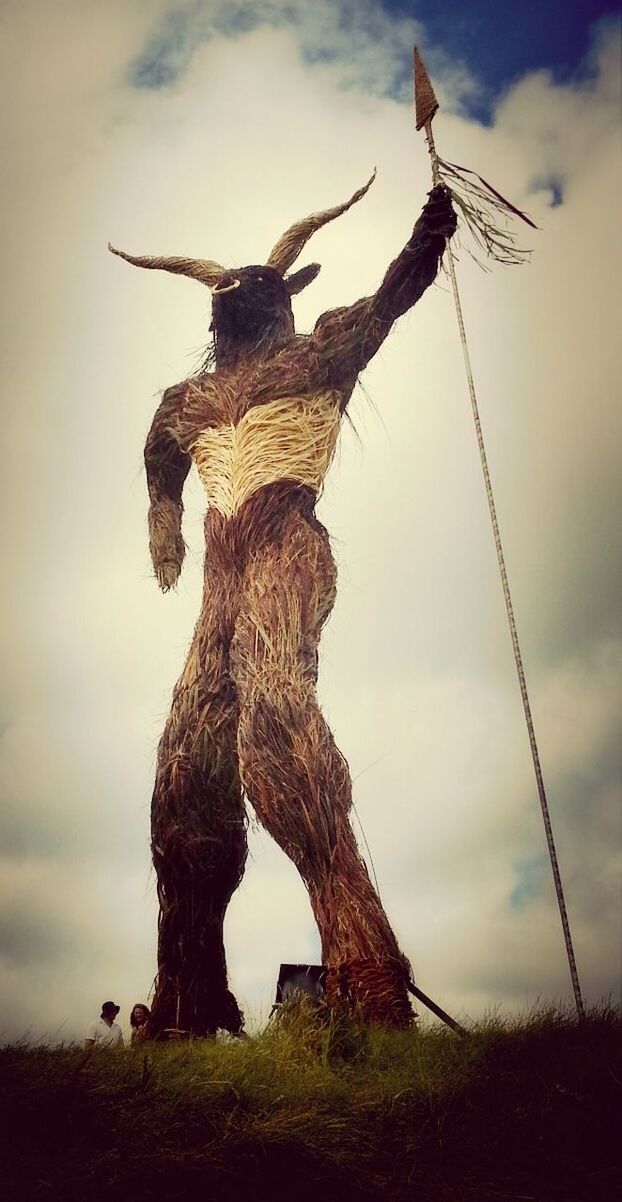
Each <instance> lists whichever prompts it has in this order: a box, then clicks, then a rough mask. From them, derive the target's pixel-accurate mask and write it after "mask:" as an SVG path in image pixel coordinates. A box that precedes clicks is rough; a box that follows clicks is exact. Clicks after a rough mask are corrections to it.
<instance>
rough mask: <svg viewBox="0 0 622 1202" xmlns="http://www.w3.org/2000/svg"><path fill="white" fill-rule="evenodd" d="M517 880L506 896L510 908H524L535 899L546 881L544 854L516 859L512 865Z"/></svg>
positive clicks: (517, 909)
mask: <svg viewBox="0 0 622 1202" xmlns="http://www.w3.org/2000/svg"><path fill="white" fill-rule="evenodd" d="M512 867H513V869H514V871H515V873H516V875H517V877H518V880H517V881H516V884H515V885H514V888H513V889H512V892H511V893H510V896H509V898H508V901H509V905H510V909H511V910H516V911H520V910H524V909H525V907H526V906H528V905H529V903H530V902H532V901H535V899H536V898H537V897H539V895H540V894H541V892H542V889H543V887H544V885H545V882H546V868H547V860H546V856H545V855H539V856H533V857H532V858H531V859H528V860H516V861H515V863H514V864H513V865H512Z"/></svg>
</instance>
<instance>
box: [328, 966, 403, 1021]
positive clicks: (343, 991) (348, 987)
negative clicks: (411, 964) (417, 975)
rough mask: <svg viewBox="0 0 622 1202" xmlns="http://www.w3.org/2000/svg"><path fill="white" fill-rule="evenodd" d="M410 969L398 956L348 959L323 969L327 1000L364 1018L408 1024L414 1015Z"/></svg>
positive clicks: (340, 1008)
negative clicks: (374, 958) (409, 985)
mask: <svg viewBox="0 0 622 1202" xmlns="http://www.w3.org/2000/svg"><path fill="white" fill-rule="evenodd" d="M408 979H409V970H408V967H407V965H406V963H405V962H403V961H402V960H400V959H394V958H391V959H386V960H373V959H359V960H349V961H347V962H346V963H343V964H340V965H338V966H336V967H331V966H329V967H328V970H327V973H326V1002H327V1004H328V1006H329V1007H331V1008H337V1009H339V1010H340V1011H343V1010H348V1011H351V1012H352V1013H353V1014H356V1016H357V1017H358V1018H360V1019H361V1020H362V1021H363V1022H367V1023H375V1024H377V1025H379V1026H382V1027H390V1028H393V1029H395V1028H397V1029H400V1028H401V1029H403V1028H405V1027H410V1026H411V1025H412V1023H413V1021H414V1015H413V1011H412V1007H411V1004H410V999H409V997H408Z"/></svg>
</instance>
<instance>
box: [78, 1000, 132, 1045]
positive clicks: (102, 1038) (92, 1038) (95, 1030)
mask: <svg viewBox="0 0 622 1202" xmlns="http://www.w3.org/2000/svg"><path fill="white" fill-rule="evenodd" d="M119 1009H120V1007H119V1006H117V1005H116V1003H115V1002H104V1004H103V1006H102V1012H101V1017H100V1019H99V1022H97V1023H92V1025H91V1026H90V1027H89V1033H88V1035H87V1037H86V1039H85V1040H84V1050H85V1052H90V1051H91V1049H92V1048H122V1047H123V1033H122V1031H121V1028H120V1026H119V1024H118V1023H116V1022H115V1018H116V1017H117V1014H118V1013H119Z"/></svg>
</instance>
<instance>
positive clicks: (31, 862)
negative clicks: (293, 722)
mask: <svg viewBox="0 0 622 1202" xmlns="http://www.w3.org/2000/svg"><path fill="white" fill-rule="evenodd" d="M492 10H493V6H492V4H491V2H490V0H474V2H473V3H469V4H468V5H466V6H465V5H463V4H459V3H458V2H457V0H445V2H440V3H439V2H438V0H435V2H434V3H432V0H412V2H406V0H403V2H397V0H358V2H355V0H344V2H343V3H338V2H337V0H314V2H313V3H309V2H308V0H307V2H305V0H288V2H286V0H257V2H256V3H250V2H244V0H229V2H226V0H105V2H104V0H84V2H82V3H79V4H78V3H76V2H75V0H55V3H53V4H50V3H49V2H48V0H4V3H3V4H2V7H1V10H0V35H1V36H0V43H1V44H2V55H3V58H4V62H3V66H2V73H1V78H2V81H3V86H4V91H5V95H4V102H3V112H4V115H5V118H8V119H9V120H8V121H7V123H6V127H5V129H4V133H3V150H2V165H3V167H4V170H5V175H6V183H5V187H4V189H3V195H4V201H3V204H4V209H5V212H4V222H3V227H4V231H5V241H4V248H3V256H4V262H5V271H7V264H8V272H9V274H10V281H11V284H10V287H9V288H7V289H5V290H4V297H3V301H2V305H3V320H2V340H3V357H2V362H3V369H2V370H3V377H4V378H3V389H2V395H3V417H2V424H1V434H2V441H3V448H2V465H3V466H2V473H1V482H0V487H1V489H2V492H3V494H4V495H3V513H4V520H3V523H2V536H3V541H4V546H3V550H2V563H3V567H4V584H3V622H2V632H3V636H4V637H3V640H2V644H3V645H2V686H3V689H2V702H1V705H2V709H1V712H0V719H1V722H0V731H1V742H0V770H1V773H2V794H3V805H2V813H1V818H0V827H1V838H2V852H1V855H2V863H1V878H0V958H1V972H0V978H1V982H2V983H1V989H2V992H3V1000H2V1024H1V1025H2V1031H3V1037H4V1038H8V1037H14V1036H19V1035H22V1034H23V1033H25V1032H30V1033H31V1035H32V1036H33V1037H35V1036H36V1037H38V1036H40V1035H51V1036H52V1037H53V1038H64V1039H70V1038H74V1037H81V1036H82V1035H83V1033H84V1029H85V1027H86V1026H87V1025H88V1024H89V1023H90V1022H91V1021H92V1020H93V1018H94V1017H95V1016H96V1015H97V1013H98V1012H99V1005H100V1003H101V1001H102V1000H103V999H104V998H108V997H112V998H114V999H115V1000H117V1001H118V1002H119V1003H120V1005H121V1006H122V1008H123V1013H122V1015H121V1019H122V1020H125V1021H127V1015H128V1011H129V1009H130V1007H131V1005H132V1003H133V1002H135V1001H138V1000H144V999H145V1000H146V998H147V995H148V993H149V988H150V985H151V982H152V979H153V975H154V971H155V931H156V915H157V908H156V901H155V891H154V879H153V874H152V872H151V870H150V863H149V850H148V842H149V831H148V822H149V817H148V815H149V802H150V791H151V784H152V779H153V772H154V762H155V752H156V747H157V741H158V738H159V734H160V732H161V729H162V726H163V722H164V719H165V716H166V713H167V708H168V701H169V697H170V693H171V689H172V687H173V684H174V682H175V679H176V677H177V675H178V673H179V671H180V669H181V666H182V663H183V658H184V652H185V648H186V646H187V644H188V642H189V639H190V635H191V632H192V628H193V624H194V621H195V618H196V614H197V610H198V605H199V597H200V588H201V561H202V530H201V522H202V510H203V498H202V490H201V488H200V487H199V485H198V482H197V480H196V479H194V478H193V479H190V480H189V483H188V485H187V492H186V518H185V527H184V530H185V536H186V540H187V542H188V544H189V553H188V556H187V560H186V564H185V568H184V572H183V576H182V579H181V581H180V584H179V588H178V590H177V592H176V593H172V594H169V595H167V596H165V597H164V596H162V595H161V594H160V593H159V591H158V589H157V587H156V585H155V582H154V580H153V577H152V575H151V568H150V563H149V558H148V549H147V538H146V528H145V519H146V489H145V480H144V473H143V468H142V448H143V443H144V436H145V433H146V431H147V429H148V427H149V424H150V421H151V418H152V414H153V412H154V410H155V407H156V405H157V402H158V394H159V391H160V390H161V389H162V388H164V387H165V386H167V385H169V384H171V383H175V382H176V381H178V380H180V379H182V378H183V377H184V376H186V375H187V374H189V373H190V372H192V371H193V370H194V368H195V366H196V365H197V362H198V360H199V357H200V354H201V348H203V347H204V346H205V344H206V342H207V340H208V324H209V296H208V294H207V292H206V291H205V290H202V289H201V288H200V287H199V286H198V285H196V284H194V283H192V282H190V281H187V280H182V279H176V278H174V277H171V276H167V275H164V274H163V273H147V272H139V271H136V270H133V269H131V268H130V267H128V266H127V265H126V264H123V263H122V262H120V261H119V260H118V259H115V258H113V257H112V256H110V255H108V254H107V252H106V243H107V241H108V240H109V239H110V240H111V241H112V242H114V243H115V244H116V245H120V246H123V247H125V248H127V249H128V250H132V251H134V252H138V253H140V252H143V253H144V252H146V253H189V254H191V255H196V256H202V257H206V258H212V257H213V258H215V259H217V260H219V261H221V262H224V263H226V264H235V263H253V262H258V261H259V262H261V261H262V258H265V256H266V255H267V253H268V251H269V249H270V247H271V246H272V245H273V243H274V242H275V241H276V238H277V237H278V235H280V234H281V233H282V232H283V230H284V229H285V227H286V226H288V225H289V224H290V223H291V222H292V221H293V220H294V219H296V218H299V217H302V216H304V215H305V214H306V213H307V212H310V211H313V210H314V209H318V208H323V207H326V206H327V205H331V204H334V203H337V202H338V201H340V200H342V199H344V198H345V197H347V196H348V195H350V194H351V193H352V191H353V190H354V189H355V188H356V187H357V186H358V185H360V184H361V183H362V182H363V181H364V180H365V179H367V178H368V176H369V174H370V170H371V168H372V167H373V166H374V165H377V167H378V178H377V180H376V183H375V184H374V187H373V188H372V189H371V191H370V193H369V195H368V196H367V198H366V199H365V200H364V201H363V202H362V203H361V204H360V205H358V206H357V207H356V208H355V209H353V210H352V211H351V212H350V213H349V214H347V215H346V216H344V217H343V218H342V219H341V220H340V221H338V222H336V223H335V224H334V225H332V226H330V227H329V228H327V229H326V230H324V231H322V232H321V233H320V234H318V235H317V236H316V238H315V239H314V242H313V246H312V248H310V249H309V252H308V254H307V255H306V256H303V258H302V259H301V261H300V262H301V265H302V264H303V263H304V262H308V261H310V260H311V259H316V258H317V259H319V260H320V261H321V262H322V264H323V270H322V273H321V275H320V277H319V279H318V280H317V282H316V283H315V284H314V285H313V286H312V287H310V288H309V289H308V290H307V291H306V292H305V293H304V294H303V296H301V297H300V298H299V299H298V300H297V301H296V302H295V304H296V321H297V328H298V329H299V330H300V331H305V330H309V329H310V328H311V327H312V325H313V323H314V321H315V318H316V317H317V315H318V314H319V313H320V312H322V311H324V310H325V309H327V308H330V307H333V306H335V305H341V304H345V303H347V302H350V301H353V300H355V299H356V298H358V297H359V296H361V295H365V294H368V293H370V292H371V291H372V290H373V289H374V288H375V287H376V285H377V284H378V282H379V281H380V279H381V278H382V275H383V273H384V270H385V268H386V266H387V265H388V263H389V261H390V260H391V258H392V257H393V256H394V254H395V253H396V252H397V251H398V250H399V249H400V248H401V247H402V246H403V244H404V242H405V241H406V239H407V237H408V235H409V232H410V229H411V228H412V224H413V222H414V220H415V218H416V217H417V215H418V212H419V210H420V208H421V205H422V203H423V201H424V199H425V194H426V190H427V189H428V187H429V164H428V160H427V157H426V149H425V144H424V141H423V139H422V137H421V136H420V135H417V134H416V133H415V129H414V123H413V113H412V104H411V86H412V85H411V80H410V65H411V54H412V43H413V41H415V40H416V41H418V42H419V44H420V45H421V46H422V48H423V50H424V52H425V54H426V57H427V61H428V63H429V66H430V69H431V71H432V74H433V77H434V82H435V85H436V88H437V93H438V96H439V99H440V100H441V104H442V108H441V112H440V113H439V114H438V116H437V118H436V120H435V131H436V138H437V143H438V146H439V149H440V151H441V153H443V154H444V156H445V157H446V158H449V159H453V160H454V161H457V162H460V163H463V164H466V165H468V166H469V167H474V168H476V169H477V170H478V171H480V172H481V173H482V174H483V175H484V176H485V177H486V178H488V179H491V180H492V181H493V182H494V183H495V184H496V186H497V187H498V188H499V189H500V190H501V191H502V192H504V193H505V194H506V195H509V196H511V197H512V199H513V200H514V201H515V202H516V203H517V204H519V205H521V206H524V207H525V208H527V209H528V211H529V212H530V213H531V215H532V217H533V218H534V220H535V221H536V222H537V224H538V226H539V227H540V229H539V231H538V232H537V233H533V232H532V231H527V230H525V233H526V234H527V235H528V241H529V243H530V245H532V246H533V256H532V260H531V263H530V265H529V266H525V267H521V268H511V269H503V268H497V267H495V268H494V269H493V270H492V272H490V273H488V274H486V273H484V272H482V271H480V270H479V269H478V268H477V267H476V266H475V265H474V264H473V263H472V261H471V260H470V259H469V257H468V255H466V254H464V253H463V254H461V255H460V262H459V275H460V281H461V288H462V293H463V301H464V309H465V315H466V321H467V326H468V333H469V338H470V342H471V352H472V359H473V363H474V368H475V372H476V378H477V384H478V392H479V398H480V407H481V416H482V422H483V426H484V434H485V438H486V442H487V448H488V453H489V459H490V467H491V472H492V476H493V482H494V487H495V492H496V497H497V504H498V510H499V519H500V523H501V528H502V533H503V537H504V542H505V547H506V556H507V563H508V570H509V574H510V580H511V584H512V589H513V595H514V603H515V609H516V615H517V621H518V626H519V632H520V636H521V641H522V646H523V654H524V659H525V667H526V672H527V677H528V682H529V686H530V692H531V697H532V706H533V712H534V718H535V722H536V729H537V734H538V739H539V743H540V751H541V758H542V764H543V770H544V776H545V781H546V785H547V791H548V796H549V804H550V808H551V814H552V819H553V824H554V829H555V834H556V839H557V843H558V852H559V858H560V864H561V869H562V875H563V879H564V884H565V889H566V895H567V904H568V910H569V914H570V920H571V923H572V927H573V933H574V939H575V945H576V955H577V962H578V966H579V972H580V976H581V981H582V986H583V990H584V993H585V996H586V999H587V1000H588V1001H590V1002H592V1001H596V1000H597V999H598V998H600V997H602V996H603V995H608V994H613V995H614V996H615V997H617V995H618V991H619V960H618V947H619V936H620V894H619V876H618V873H619V863H620V820H619V788H620V775H619V759H618V751H617V747H618V742H619V719H620V712H621V707H620V692H621V673H620V627H619V624H618V621H617V608H618V607H617V604H616V603H617V602H618V599H619V568H620V561H619V552H618V538H617V537H616V534H617V527H618V526H619V513H620V498H619V495H618V490H619V477H620V473H619V436H620V405H619V385H618V379H619V368H620V363H619V307H620V287H619V281H620V278H621V268H622V264H621V263H620V239H619V231H618V227H617V213H618V209H619V197H620V195H621V193H622V179H621V161H620V128H619V126H620V118H619V112H620V107H619V89H620V77H619V72H620V67H619V62H620V58H619V25H618V22H617V20H616V16H615V12H613V11H612V10H611V7H608V6H607V5H606V4H602V5H599V4H598V3H596V2H592V3H589V2H588V0H582V2H580V3H579V2H578V3H574V4H572V5H570V6H568V5H566V4H562V3H561V0H544V3H543V4H542V5H539V6H537V12H536V9H535V7H532V8H530V6H522V8H521V7H519V8H517V7H516V5H514V4H512V5H509V4H506V3H502V4H499V3H497V4H496V5H495V6H494V11H495V16H494V20H493V19H492V17H491V13H492ZM504 10H505V13H504ZM510 25H511V37H508V36H507V34H508V26H510ZM521 234H522V231H521ZM362 384H363V387H362V388H361V389H359V390H358V394H357V396H356V397H355V401H354V404H353V407H352V417H353V420H354V426H355V430H352V429H351V428H347V427H346V428H344V431H343V436H342V441H341V446H340V453H339V455H338V457H337V460H336V462H335V464H334V466H333V468H332V471H331V475H330V477H329V481H328V484H327V487H326V491H325V495H324V497H323V499H322V502H321V509H320V516H321V517H322V520H323V521H324V522H325V524H326V525H327V526H328V527H329V529H330V530H331V532H332V535H333V546H334V551H335V555H336V558H337V561H338V565H339V573H340V591H339V597H338V601H337V605H336V608H335V611H334V614H333V617H332V619H331V621H330V624H329V626H328V628H327V630H326V633H325V637H324V640H323V656H322V660H321V674H320V692H321V699H322V704H323V707H324V709H325V712H326V714H327V716H328V718H329V720H330V722H331V725H332V727H333V729H334V731H335V734H336V736H337V740H338V742H339V744H340V746H341V748H342V749H343V751H344V753H345V755H346V756H347V758H348V760H349V762H350V765H351V769H352V775H353V778H354V782H355V784H354V793H355V804H356V811H357V814H358V818H359V819H360V822H361V823H362V827H363V828H364V831H365V834H366V837H367V843H368V845H369V848H370V849H371V855H372V857H373V865H374V869H375V873H376V876H377V879H378V882H379V886H380V891H381V894H382V897H383V900H384V903H385V906H386V909H387V911H388V913H389V915H390V917H391V920H392V922H393V923H394V926H395V929H396V931H397V934H398V937H399V939H400V942H401V945H402V947H403V949H404V951H405V952H406V954H407V955H408V956H409V958H410V959H411V960H412V963H413V965H414V969H415V973H416V977H417V980H418V982H419V984H420V986H421V988H422V989H424V990H425V991H426V992H427V993H429V994H431V995H432V996H433V997H435V998H436V999H437V1000H438V1001H439V1002H440V1003H441V1004H442V1005H444V1006H445V1007H446V1008H447V1009H448V1010H449V1011H450V1012H454V1013H456V1014H457V1015H459V1016H469V1017H473V1018H475V1017H477V1016H478V1015H481V1014H483V1013H484V1012H486V1011H488V1010H490V1009H491V1008H493V1007H495V1006H499V1007H501V1008H502V1009H503V1010H505V1011H517V1010H524V1009H525V1008H526V1007H528V1006H530V1005H532V1004H533V1003H534V1002H536V1000H537V999H538V998H542V999H555V998H565V999H567V998H569V997H571V990H570V983H569V975H568V968H567V964H566V961H565V952H564V946H563V940H562V935H561V928H560V923H559V917H558V913H557V908H556V901H555V895H554V891H553V886H552V881H551V874H550V871H549V867H548V860H547V855H546V846H545V841H544V833H543V827H542V819H541V816H540V810H539V805H538V798H537V792H536V788H535V782H534V778H533V770H532V766H531V759H530V751H529V744H528V739H527V734H526V731H525V726H524V720H523V716H522V708H521V702H520V696H519V693H518V687H517V683H516V677H515V669H514V663H513V659H512V651H511V645H510V639H509V635H508V632H507V628H506V625H505V615H504V609H503V599H502V595H501V589H500V584H499V580H498V572H497V566H496V559H495V552H494V544H493V540H492V536H491V533H490V529H489V521H488V515H487V510H486V503H485V495H484V490H483V485H482V482H481V472H480V466H479V460H478V456H477V448H476V443H475V438H474V433H473V428H472V418H471V415H470V410H469V404H468V396H467V392H466V385H465V381H464V374H463V367H462V360H461V353H460V346H459V343H458V340H457V333H456V322H455V315H454V312H453V308H452V301H451V296H450V293H449V289H448V286H447V282H446V280H443V279H442V278H441V279H440V280H439V283H438V285H437V286H436V287H435V288H433V289H431V290H430V291H429V292H428V293H427V294H426V296H425V297H424V298H423V300H422V301H421V303H420V304H419V305H418V306H417V308H416V309H415V310H414V311H413V312H411V313H410V314H409V315H408V316H407V317H405V318H404V319H403V320H402V321H401V323H400V324H399V325H398V326H397V328H396V329H395V330H394V331H393V333H392V336H391V338H390V339H389V341H388V342H387V343H386V344H385V346H384V347H383V349H382V351H381V353H380V354H379V355H378V356H377V357H376V359H375V360H374V362H373V363H372V364H371V366H370V367H369V368H368V370H367V372H366V373H365V376H364V377H363V381H362ZM353 821H354V822H355V823H356V817H353ZM360 829H361V828H360V826H359V827H358V830H359V833H360ZM251 853H252V854H251V858H250V860H249V865H248V869H247V873H246V877H245V880H244V883H243V884H242V886H241V888H240V889H239V891H238V893H237V894H236V896H235V898H234V900H233V902H232V905H231V907H230V910H229V914H228V918H227V945H228V951H229V965H230V976H231V982H232V986H233V988H234V990H235V992H236V994H237V996H238V998H239V1000H240V1002H241V1004H242V1005H243V1007H244V1008H245V1010H246V1011H247V1014H248V1015H249V1018H251V1019H252V1020H253V1021H254V1022H259V1021H261V1020H262V1018H264V1017H265V1016H266V1014H267V1012H268V1010H269V1007H270V1004H271V1001H272V998H273V992H274V985H275V980H276V976H277V972H278V965H279V963H280V962H281V961H288V960H289V961H292V960H293V961H295V960H301V961H306V960H310V961H314V960H316V959H317V957H318V951H319V944H318V939H317V934H316V931H315V927H314V923H313V920H312V917H311V913H310V909H309V906H308V902H307V898H306V894H305V891H304V889H303V887H302V885H301V883H300V881H299V880H298V877H297V874H296V872H295V870H294V869H293V867H292V866H291V865H290V864H289V862H288V861H287V860H286V859H285V857H284V856H283V855H282V854H281V852H280V851H279V850H278V848H276V847H275V846H274V845H273V844H272V843H271V841H270V840H269V839H268V837H267V836H265V835H264V834H263V833H262V832H260V831H258V830H257V829H256V826H255V825H254V824H251ZM366 854H367V853H366Z"/></svg>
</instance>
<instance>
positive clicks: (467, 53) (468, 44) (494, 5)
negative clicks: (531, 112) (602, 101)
mask: <svg viewBox="0 0 622 1202" xmlns="http://www.w3.org/2000/svg"><path fill="white" fill-rule="evenodd" d="M378 2H379V4H380V5H381V6H382V8H383V9H384V10H385V12H387V13H388V14H390V15H392V16H394V17H413V18H415V19H416V20H418V21H420V22H421V24H422V26H423V28H424V30H425V34H426V46H425V47H424V49H425V48H430V49H433V48H434V47H437V48H441V49H442V50H443V52H444V53H445V55H447V56H448V57H449V58H450V59H454V60H456V61H462V62H463V63H465V64H466V66H467V67H469V69H470V70H471V71H472V72H473V74H474V75H475V76H476V77H477V78H478V79H480V80H481V81H482V83H483V84H484V86H485V88H486V90H487V91H488V93H489V96H490V99H491V100H493V101H494V99H495V98H496V97H498V96H499V95H500V94H501V93H502V92H503V91H505V90H506V89H507V88H508V87H509V86H510V85H511V84H512V83H513V82H515V81H516V80H517V79H519V78H520V77H521V76H522V75H525V74H526V73H527V72H529V71H535V70H539V69H540V68H546V69H548V70H550V71H551V72H552V74H553V77H554V78H555V79H558V80H562V79H566V78H569V77H571V76H573V75H574V74H575V73H576V71H577V70H578V68H579V67H580V64H581V62H582V60H583V59H584V56H585V55H586V53H587V51H588V48H589V43H590V27H591V26H592V25H594V24H595V23H596V22H597V21H600V20H601V19H603V18H606V17H609V18H610V19H611V22H612V23H613V22H614V21H615V20H616V18H617V19H618V20H619V15H620V10H619V7H618V6H617V5H616V4H615V3H612V0H542V2H541V3H539V4H533V5H529V4H523V5H516V3H515V2H514V0H512V3H511V4H510V3H508V0H468V2H466V3H465V0H378ZM479 103H480V105H481V101H480V102H479ZM472 115H473V116H476V117H477V116H478V115H479V114H478V113H477V112H475V113H473V114H472Z"/></svg>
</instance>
